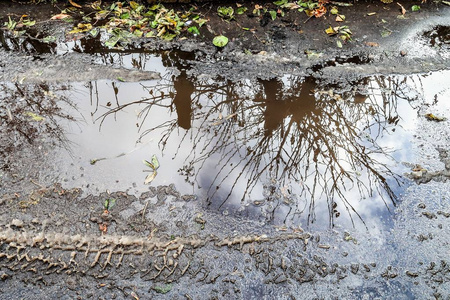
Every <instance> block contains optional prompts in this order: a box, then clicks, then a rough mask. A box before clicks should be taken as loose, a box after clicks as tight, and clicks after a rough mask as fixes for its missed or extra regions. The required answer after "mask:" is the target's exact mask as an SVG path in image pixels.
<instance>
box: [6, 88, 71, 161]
mask: <svg viewBox="0 0 450 300" xmlns="http://www.w3.org/2000/svg"><path fill="white" fill-rule="evenodd" d="M1 88H2V91H1V93H0V95H1V101H0V126H1V128H2V131H3V133H4V134H3V135H2V140H1V141H0V145H1V150H2V151H0V153H1V154H0V155H1V156H2V158H3V159H7V158H8V157H9V156H8V153H10V152H12V151H14V149H20V148H23V147H24V146H23V143H24V141H25V142H26V143H28V144H35V142H36V140H38V138H42V136H46V137H51V138H53V139H55V140H56V141H58V142H59V143H60V145H59V146H62V147H64V148H65V149H67V150H69V149H70V148H69V143H70V142H69V141H68V139H67V138H66V136H65V132H64V129H63V128H62V127H61V125H60V121H61V120H62V119H66V120H70V121H74V120H75V118H74V117H73V116H71V115H68V114H65V113H64V107H62V104H63V103H64V105H69V106H70V107H72V108H74V105H73V103H71V102H70V101H69V100H68V99H67V98H66V97H65V96H64V94H63V91H64V90H65V89H66V88H67V87H65V86H59V87H56V86H50V85H47V84H36V85H21V84H18V83H15V84H2V85H1ZM19 99H20V100H19ZM3 112H6V113H3ZM2 167H3V166H2Z"/></svg>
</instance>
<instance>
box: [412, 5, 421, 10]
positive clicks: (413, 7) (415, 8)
mask: <svg viewBox="0 0 450 300" xmlns="http://www.w3.org/2000/svg"><path fill="white" fill-rule="evenodd" d="M411 10H412V11H419V10H420V6H419V5H413V6H412V7H411Z"/></svg>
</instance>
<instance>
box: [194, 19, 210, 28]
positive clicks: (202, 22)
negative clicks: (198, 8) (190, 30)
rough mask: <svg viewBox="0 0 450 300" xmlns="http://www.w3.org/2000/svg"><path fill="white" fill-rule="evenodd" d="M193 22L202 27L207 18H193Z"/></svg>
mask: <svg viewBox="0 0 450 300" xmlns="http://www.w3.org/2000/svg"><path fill="white" fill-rule="evenodd" d="M195 22H196V23H197V24H198V26H200V27H202V26H203V25H204V24H205V23H206V22H208V20H206V19H198V20H195Z"/></svg>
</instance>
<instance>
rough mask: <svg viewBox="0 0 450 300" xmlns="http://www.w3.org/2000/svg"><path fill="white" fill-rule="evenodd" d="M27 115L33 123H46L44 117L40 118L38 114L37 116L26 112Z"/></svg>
mask: <svg viewBox="0 0 450 300" xmlns="http://www.w3.org/2000/svg"><path fill="white" fill-rule="evenodd" d="M25 115H27V116H29V117H31V119H32V120H33V121H37V122H39V121H44V120H45V118H44V117H42V116H40V115H37V114H35V113H33V112H31V111H27V112H25Z"/></svg>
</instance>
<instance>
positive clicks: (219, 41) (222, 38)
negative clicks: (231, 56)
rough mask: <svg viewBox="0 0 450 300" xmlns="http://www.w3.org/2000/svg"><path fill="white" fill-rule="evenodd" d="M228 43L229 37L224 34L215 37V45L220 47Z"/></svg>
mask: <svg viewBox="0 0 450 300" xmlns="http://www.w3.org/2000/svg"><path fill="white" fill-rule="evenodd" d="M227 44H228V38H227V37H226V36H224V35H218V36H216V37H215V38H214V39H213V45H214V46H216V47H219V48H222V47H225V46H226V45H227Z"/></svg>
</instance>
